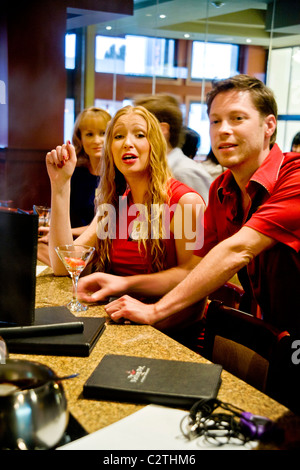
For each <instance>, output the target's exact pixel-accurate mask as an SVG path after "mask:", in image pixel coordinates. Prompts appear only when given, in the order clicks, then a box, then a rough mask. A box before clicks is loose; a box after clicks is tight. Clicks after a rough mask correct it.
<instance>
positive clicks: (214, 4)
mask: <svg viewBox="0 0 300 470" xmlns="http://www.w3.org/2000/svg"><path fill="white" fill-rule="evenodd" d="M210 3H211V4H212V6H213V7H215V8H221V7H223V6H224V5H225V3H223V2H210Z"/></svg>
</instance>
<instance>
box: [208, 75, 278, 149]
mask: <svg viewBox="0 0 300 470" xmlns="http://www.w3.org/2000/svg"><path fill="white" fill-rule="evenodd" d="M230 90H237V91H248V92H249V93H250V95H251V99H252V102H253V104H254V106H255V108H256V109H257V111H258V112H259V113H260V115H261V116H262V117H265V116H268V115H269V114H273V115H274V116H275V118H276V120H277V114H278V111H277V103H276V100H275V97H274V93H273V91H272V90H271V89H270V88H268V87H267V86H266V85H265V84H264V83H263V82H262V81H261V80H258V79H257V78H255V77H251V76H250V75H244V74H241V75H235V76H234V77H231V78H227V79H224V80H218V81H215V82H213V87H212V89H211V90H210V91H209V92H208V94H207V96H206V103H207V113H208V115H209V114H210V108H211V104H212V102H213V100H214V99H215V97H216V96H217V95H218V94H219V93H222V92H226V91H230ZM275 140H276V129H275V132H274V134H273V135H272V137H271V139H270V145H271V146H272V145H273V144H274V143H275Z"/></svg>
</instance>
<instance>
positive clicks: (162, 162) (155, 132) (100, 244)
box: [96, 106, 171, 272]
mask: <svg viewBox="0 0 300 470" xmlns="http://www.w3.org/2000/svg"><path fill="white" fill-rule="evenodd" d="M132 113H135V114H138V115H139V116H141V117H143V118H144V119H145V121H146V123H147V136H146V137H147V139H148V141H149V144H150V153H149V185H148V189H147V192H146V194H145V198H144V201H143V203H144V205H145V206H146V209H147V214H148V225H149V230H148V233H149V234H151V227H150V225H151V204H166V203H168V202H169V192H168V180H169V179H170V177H171V172H170V170H169V167H168V163H167V155H166V141H165V138H164V136H163V134H162V131H161V128H160V125H159V122H158V120H157V119H156V117H155V116H154V115H153V114H151V113H150V112H149V111H147V110H146V109H145V108H143V107H142V106H135V107H133V106H125V107H124V108H122V109H120V110H119V111H118V112H117V113H116V114H115V116H114V118H113V119H112V120H111V122H110V123H109V125H108V128H107V131H106V138H105V144H104V155H103V158H102V160H101V175H102V176H101V180H100V184H99V188H98V191H97V198H96V209H97V208H98V207H99V206H100V205H101V204H109V205H111V206H113V207H114V210H115V214H116V216H117V217H118V216H119V197H121V196H123V195H124V193H125V191H126V188H127V182H126V180H125V177H124V176H123V174H122V173H121V172H120V171H119V170H118V169H117V167H116V165H115V164H114V159H113V155H112V151H111V145H112V141H113V132H114V126H115V123H116V122H117V120H118V119H119V118H120V117H121V116H124V115H126V114H127V115H128V114H132ZM160 219H161V217H160ZM102 220H103V217H102V218H99V219H98V223H100V224H101V221H102ZM106 221H107V218H106ZM162 225H163V224H162V220H160V228H159V231H160V236H159V237H156V238H151V236H150V237H149V238H148V239H147V240H141V241H139V246H140V242H142V243H143V245H144V247H145V249H146V253H150V256H151V265H152V270H153V271H159V270H162V269H164V268H165V257H166V253H165V246H164V243H163V240H162V233H163V227H162ZM111 245H112V239H111V237H109V236H108V237H107V238H105V239H101V238H98V239H97V255H98V256H97V258H98V264H97V269H98V270H99V271H106V272H107V271H109V269H110V263H111V258H110V251H111ZM129 262H130V261H129Z"/></svg>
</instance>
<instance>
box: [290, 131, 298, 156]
mask: <svg viewBox="0 0 300 470" xmlns="http://www.w3.org/2000/svg"><path fill="white" fill-rule="evenodd" d="M291 152H298V153H299V152H300V132H297V134H296V135H295V136H294V138H293V141H292V145H291Z"/></svg>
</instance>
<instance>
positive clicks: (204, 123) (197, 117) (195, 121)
mask: <svg viewBox="0 0 300 470" xmlns="http://www.w3.org/2000/svg"><path fill="white" fill-rule="evenodd" d="M206 110H207V106H206V104H202V103H200V102H199V103H197V102H192V103H191V104H190V112H189V119H188V126H189V127H190V128H191V129H194V131H196V132H198V134H199V135H200V138H201V141H200V146H199V149H198V152H197V153H198V154H199V155H205V156H206V155H207V154H208V152H209V150H210V137H209V119H208V116H207V111H206Z"/></svg>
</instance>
